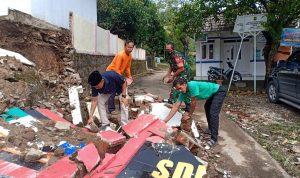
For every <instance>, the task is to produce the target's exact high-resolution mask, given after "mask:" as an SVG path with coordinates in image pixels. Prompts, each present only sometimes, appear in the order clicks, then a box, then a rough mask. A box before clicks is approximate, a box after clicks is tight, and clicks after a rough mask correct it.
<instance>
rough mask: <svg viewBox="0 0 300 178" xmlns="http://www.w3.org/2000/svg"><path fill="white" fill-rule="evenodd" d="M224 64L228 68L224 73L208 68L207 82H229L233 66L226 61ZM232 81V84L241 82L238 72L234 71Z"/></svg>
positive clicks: (218, 69)
mask: <svg viewBox="0 0 300 178" xmlns="http://www.w3.org/2000/svg"><path fill="white" fill-rule="evenodd" d="M226 63H227V65H228V67H229V68H228V69H227V70H226V71H225V70H224V69H222V68H218V67H213V66H210V67H209V70H208V71H207V76H208V80H209V81H215V80H220V79H222V80H228V81H229V80H230V78H231V75H232V71H233V68H234V66H233V65H232V63H231V62H230V61H227V62H226ZM232 81H233V82H238V81H242V75H241V74H240V73H239V72H238V71H234V74H233V78H232Z"/></svg>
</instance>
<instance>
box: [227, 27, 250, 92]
mask: <svg viewBox="0 0 300 178" xmlns="http://www.w3.org/2000/svg"><path fill="white" fill-rule="evenodd" d="M239 35H240V37H241V43H240V47H239V50H238V52H237V55H236V59H235V62H234V67H233V70H232V75H231V77H230V82H229V86H228V90H227V91H228V92H229V90H230V87H231V83H232V78H233V74H234V71H235V67H236V64H237V61H238V57H239V54H240V52H241V48H242V44H243V40H244V39H245V38H247V37H248V36H249V34H244V33H243V34H241V33H239Z"/></svg>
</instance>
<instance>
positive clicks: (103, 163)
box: [84, 153, 115, 178]
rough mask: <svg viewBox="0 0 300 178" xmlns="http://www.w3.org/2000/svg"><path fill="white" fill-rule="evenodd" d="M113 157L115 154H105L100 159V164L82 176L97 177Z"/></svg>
mask: <svg viewBox="0 0 300 178" xmlns="http://www.w3.org/2000/svg"><path fill="white" fill-rule="evenodd" d="M114 159H115V154H109V153H106V154H105V158H104V159H103V160H102V161H101V164H100V165H99V166H97V168H96V169H95V170H94V171H92V172H90V173H88V174H87V175H86V176H84V178H99V174H100V173H101V172H102V171H103V170H104V169H105V168H106V167H107V166H108V165H109V164H111V162H112V161H113V160H114Z"/></svg>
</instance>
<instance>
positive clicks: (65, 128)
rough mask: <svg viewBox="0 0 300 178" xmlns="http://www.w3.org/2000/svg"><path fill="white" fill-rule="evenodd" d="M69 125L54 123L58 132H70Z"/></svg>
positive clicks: (59, 122) (66, 123)
mask: <svg viewBox="0 0 300 178" xmlns="http://www.w3.org/2000/svg"><path fill="white" fill-rule="evenodd" d="M70 125H71V124H70V123H68V122H61V121H58V122H56V123H55V128H57V129H59V130H70Z"/></svg>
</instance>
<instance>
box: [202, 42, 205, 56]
mask: <svg viewBox="0 0 300 178" xmlns="http://www.w3.org/2000/svg"><path fill="white" fill-rule="evenodd" d="M202 59H206V45H202Z"/></svg>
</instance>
